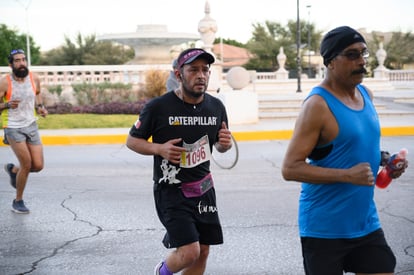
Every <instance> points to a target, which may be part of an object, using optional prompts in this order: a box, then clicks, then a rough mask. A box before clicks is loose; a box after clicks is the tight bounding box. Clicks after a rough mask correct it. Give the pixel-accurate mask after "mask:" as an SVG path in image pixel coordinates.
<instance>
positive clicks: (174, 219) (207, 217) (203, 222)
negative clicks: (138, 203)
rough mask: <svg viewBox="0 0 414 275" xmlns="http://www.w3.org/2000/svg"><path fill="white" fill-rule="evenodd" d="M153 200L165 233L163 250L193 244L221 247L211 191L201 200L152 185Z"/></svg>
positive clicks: (175, 188) (176, 187)
mask: <svg viewBox="0 0 414 275" xmlns="http://www.w3.org/2000/svg"><path fill="white" fill-rule="evenodd" d="M154 200H155V207H156V209H157V214H158V217H159V219H160V221H161V223H162V224H163V225H164V227H165V229H166V230H167V233H166V234H165V236H164V239H163V244H164V246H165V247H166V248H176V247H180V246H183V245H187V244H190V243H194V242H199V243H200V244H205V245H215V244H222V243H223V232H222V229H221V225H220V220H219V216H218V212H217V205H216V194H215V190H214V188H212V189H210V190H209V191H207V192H206V193H205V194H203V195H202V196H201V197H195V198H186V197H184V195H183V193H182V191H181V189H180V188H178V186H176V185H172V186H170V185H168V184H154Z"/></svg>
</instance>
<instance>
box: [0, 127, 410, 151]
mask: <svg viewBox="0 0 414 275" xmlns="http://www.w3.org/2000/svg"><path fill="white" fill-rule="evenodd" d="M292 134H293V130H274V131H270V130H269V131H267V130H263V131H235V132H233V136H234V138H235V139H236V140H237V141H262V140H288V139H290V138H291V137H292ZM381 134H382V136H383V137H386V136H414V126H396V127H382V128H381ZM127 136H128V132H126V133H125V134H96V135H87V134H86V135H66V136H64V135H43V136H41V139H42V143H43V145H99V144H125V142H126V139H127ZM0 146H6V145H4V144H1V145H0Z"/></svg>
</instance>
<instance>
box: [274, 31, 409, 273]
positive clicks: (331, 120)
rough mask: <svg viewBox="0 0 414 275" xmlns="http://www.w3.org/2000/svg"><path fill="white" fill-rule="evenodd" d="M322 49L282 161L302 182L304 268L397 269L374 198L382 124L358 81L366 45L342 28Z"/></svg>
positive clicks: (285, 169) (337, 270) (290, 176)
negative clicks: (320, 67)
mask: <svg viewBox="0 0 414 275" xmlns="http://www.w3.org/2000/svg"><path fill="white" fill-rule="evenodd" d="M321 55H322V57H323V59H324V65H325V66H326V77H325V79H324V80H323V81H322V83H321V84H320V85H319V86H317V87H315V88H313V89H312V91H311V92H310V94H309V95H308V97H307V98H306V99H305V102H304V103H303V106H302V110H301V112H300V115H299V117H298V119H297V122H296V126H295V130H294V134H293V137H292V140H291V142H290V144H289V147H288V150H287V152H286V155H285V159H284V162H283V166H282V174H283V177H284V178H285V179H286V180H294V181H301V182H302V191H301V195H300V199H299V231H300V237H301V243H302V254H303V259H304V261H303V262H304V269H305V273H306V274H307V275H342V274H343V272H353V273H356V274H393V272H394V268H395V264H396V260H395V256H394V254H393V252H392V250H391V248H390V247H389V246H388V244H387V242H386V240H385V237H384V233H383V231H382V229H381V224H380V221H379V218H378V213H377V209H376V206H375V202H374V184H375V178H376V175H377V172H378V169H379V165H380V163H381V152H380V125H379V119H378V115H377V113H376V111H375V108H374V105H373V103H372V92H371V91H370V90H368V89H367V88H365V87H364V86H362V85H361V82H362V80H363V76H364V74H365V73H366V69H365V65H366V62H367V57H368V51H367V45H366V42H365V39H364V38H363V37H362V35H361V34H360V33H358V32H357V31H356V30H354V29H352V28H350V27H347V26H342V27H338V28H336V29H333V30H331V31H330V32H328V33H327V34H326V35H325V36H324V38H323V40H322V43H321ZM406 167H407V162H406V163H405V166H404V167H403V168H402V169H401V170H399V171H397V172H395V174H394V175H393V176H394V177H399V176H400V175H401V174H402V173H403V172H404V170H405V168H406Z"/></svg>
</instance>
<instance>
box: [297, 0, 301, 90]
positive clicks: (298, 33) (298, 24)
mask: <svg viewBox="0 0 414 275" xmlns="http://www.w3.org/2000/svg"><path fill="white" fill-rule="evenodd" d="M296 51H297V52H296V62H297V66H298V89H297V90H296V92H297V93H301V92H302V89H301V87H300V76H301V74H302V67H301V65H300V19H299V0H296Z"/></svg>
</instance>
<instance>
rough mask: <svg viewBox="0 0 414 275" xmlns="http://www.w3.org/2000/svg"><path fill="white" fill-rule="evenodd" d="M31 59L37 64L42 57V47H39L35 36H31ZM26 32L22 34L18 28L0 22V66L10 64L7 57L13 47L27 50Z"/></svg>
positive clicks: (32, 62)
mask: <svg viewBox="0 0 414 275" xmlns="http://www.w3.org/2000/svg"><path fill="white" fill-rule="evenodd" d="M29 42H30V59H31V60H30V61H31V64H37V63H38V61H39V59H40V47H37V46H36V44H35V42H34V41H33V38H32V37H31V36H29ZM26 48H27V42H26V34H24V33H22V34H20V33H19V32H18V30H14V29H9V28H8V27H7V25H5V24H0V56H1V57H0V66H8V65H9V62H8V60H7V57H8V56H9V53H10V51H11V50H13V49H23V50H24V51H25V52H27V49H26Z"/></svg>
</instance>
